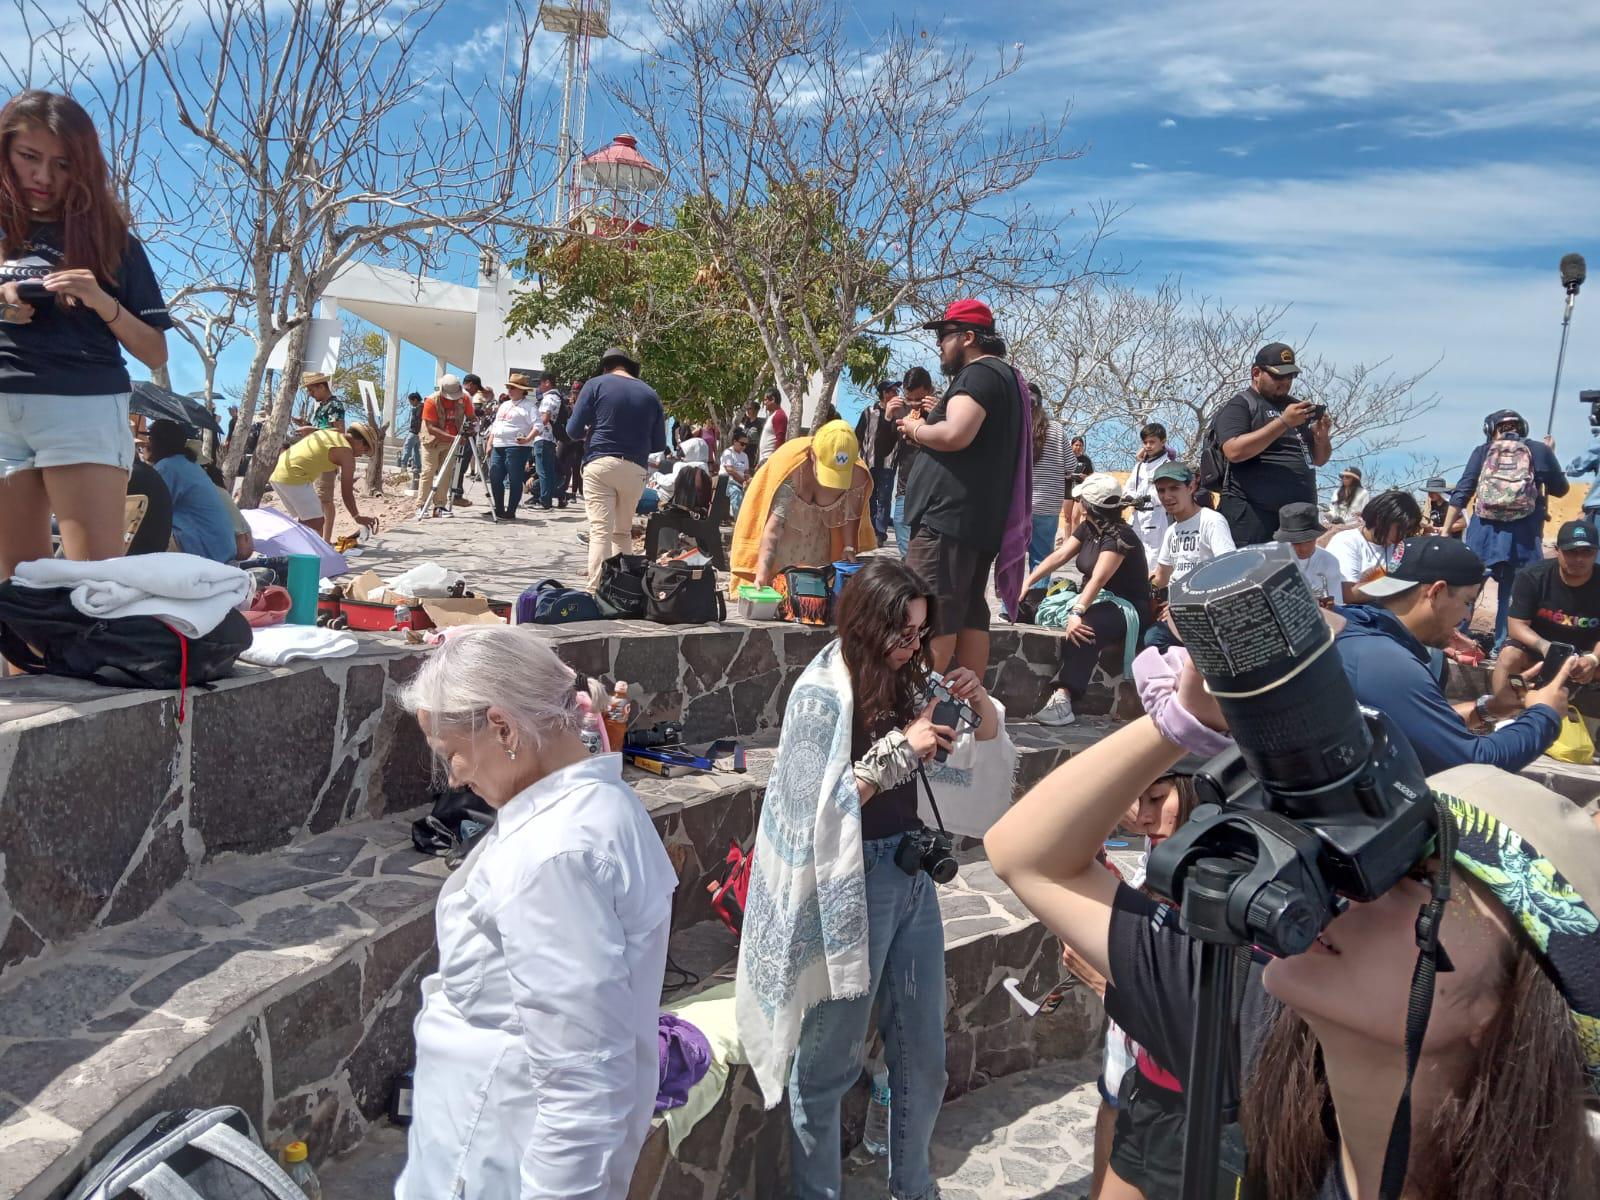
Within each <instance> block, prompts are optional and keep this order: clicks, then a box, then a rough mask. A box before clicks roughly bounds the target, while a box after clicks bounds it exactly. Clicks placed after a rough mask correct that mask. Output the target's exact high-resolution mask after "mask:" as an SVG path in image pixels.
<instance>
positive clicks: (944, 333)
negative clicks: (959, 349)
mask: <svg viewBox="0 0 1600 1200" xmlns="http://www.w3.org/2000/svg"><path fill="white" fill-rule="evenodd" d="M961 332H962V331H961V330H959V329H945V330H941V331H940V333H939V336H938V337H937V338H936V339H935V341H936V342H937V343H938V344H939V345H941V346H942V345H944V341H945V339H946V338H952V337H955V336H956V335H957V334H959V333H961Z"/></svg>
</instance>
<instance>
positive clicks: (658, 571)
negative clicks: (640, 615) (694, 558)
mask: <svg viewBox="0 0 1600 1200" xmlns="http://www.w3.org/2000/svg"><path fill="white" fill-rule="evenodd" d="M644 586H645V592H646V595H645V616H646V617H647V618H648V619H649V620H651V621H654V622H656V623H657V624H658V625H708V624H710V623H711V622H713V621H726V620H727V619H728V603H727V601H726V600H725V599H723V596H722V589H720V588H719V587H718V586H717V569H716V568H715V567H713V566H711V565H710V564H709V563H708V564H706V565H704V566H699V567H691V566H689V565H688V564H687V563H681V562H664V563H650V564H649V565H648V566H646V567H645V570H644Z"/></svg>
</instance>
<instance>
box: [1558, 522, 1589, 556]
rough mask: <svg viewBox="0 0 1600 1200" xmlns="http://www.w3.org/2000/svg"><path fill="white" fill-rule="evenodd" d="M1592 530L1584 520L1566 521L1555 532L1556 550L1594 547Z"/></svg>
mask: <svg viewBox="0 0 1600 1200" xmlns="http://www.w3.org/2000/svg"><path fill="white" fill-rule="evenodd" d="M1596 548H1597V547H1596V543H1595V537H1594V530H1593V529H1591V528H1589V525H1588V523H1587V522H1585V521H1568V522H1567V523H1566V524H1565V525H1563V526H1562V527H1561V530H1560V532H1559V533H1557V534H1556V549H1557V550H1594V549H1596Z"/></svg>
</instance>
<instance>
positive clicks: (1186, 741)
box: [1133, 646, 1233, 757]
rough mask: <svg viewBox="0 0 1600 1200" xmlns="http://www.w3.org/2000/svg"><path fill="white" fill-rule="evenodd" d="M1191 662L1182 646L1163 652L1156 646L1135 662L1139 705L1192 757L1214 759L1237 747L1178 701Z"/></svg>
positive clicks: (1134, 668) (1168, 736)
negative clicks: (1180, 682) (1180, 678)
mask: <svg viewBox="0 0 1600 1200" xmlns="http://www.w3.org/2000/svg"><path fill="white" fill-rule="evenodd" d="M1188 661H1189V652H1188V651H1187V650H1185V649H1183V648H1182V647H1181V646H1174V647H1173V648H1172V649H1171V650H1168V651H1165V652H1163V651H1161V650H1158V649H1157V648H1155V647H1154V646H1152V647H1151V648H1150V649H1148V650H1144V651H1141V652H1140V654H1139V657H1137V658H1135V659H1134V660H1133V682H1134V685H1135V686H1136V687H1137V688H1138V689H1139V702H1140V703H1141V704H1143V705H1144V710H1145V712H1147V713H1149V714H1150V719H1151V720H1152V721H1154V722H1155V726H1156V728H1157V729H1159V730H1160V731H1161V736H1162V737H1164V738H1166V739H1167V741H1169V742H1171V743H1173V745H1176V746H1182V747H1183V748H1184V749H1185V750H1187V751H1189V752H1190V753H1191V754H1203V755H1206V756H1207V757H1210V756H1211V755H1213V754H1221V753H1222V752H1223V751H1224V750H1226V749H1227V748H1228V747H1229V746H1231V745H1233V739H1232V738H1230V737H1229V736H1228V735H1227V734H1225V733H1218V732H1217V731H1216V730H1215V729H1212V728H1211V727H1210V726H1208V725H1202V724H1201V723H1200V721H1199V720H1198V719H1197V718H1196V717H1195V715H1194V714H1193V713H1191V712H1190V711H1189V710H1188V709H1186V708H1184V706H1183V705H1182V703H1180V702H1179V700H1178V675H1179V673H1180V672H1181V671H1182V670H1183V664H1184V663H1186V662H1188Z"/></svg>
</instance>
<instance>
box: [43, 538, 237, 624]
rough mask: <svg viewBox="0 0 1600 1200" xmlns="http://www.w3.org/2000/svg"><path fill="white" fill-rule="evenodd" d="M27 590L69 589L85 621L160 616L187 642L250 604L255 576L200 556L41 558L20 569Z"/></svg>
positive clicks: (141, 555) (145, 555)
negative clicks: (94, 559) (90, 559)
mask: <svg viewBox="0 0 1600 1200" xmlns="http://www.w3.org/2000/svg"><path fill="white" fill-rule="evenodd" d="M13 578H14V579H15V581H16V582H17V583H18V584H20V585H22V586H23V587H36V588H60V587H64V588H70V589H71V598H72V607H74V608H76V609H77V610H78V611H79V612H81V613H83V615H84V616H86V617H108V618H109V617H157V618H159V619H161V620H163V621H165V622H166V623H167V624H169V625H171V626H172V627H173V628H174V629H176V630H178V632H180V633H182V634H184V635H185V636H187V637H191V638H198V637H204V636H205V635H206V634H208V633H210V632H211V631H212V630H213V629H215V628H216V627H217V626H218V624H220V623H221V621H222V618H223V617H224V616H226V615H227V613H228V610H229V609H230V608H239V607H241V606H242V605H244V604H247V603H249V601H250V593H251V589H252V584H251V581H250V576H249V575H247V574H245V572H243V571H241V570H240V569H239V568H238V567H230V566H227V565H226V564H224V563H217V562H212V561H211V560H210V559H206V558H201V557H200V556H199V555H196V554H137V555H134V556H133V557H131V558H108V559H104V560H101V561H98V562H72V561H69V560H67V559H63V558H41V559H37V560H35V561H34V562H25V563H19V564H18V565H17V571H16V575H15V576H13Z"/></svg>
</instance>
